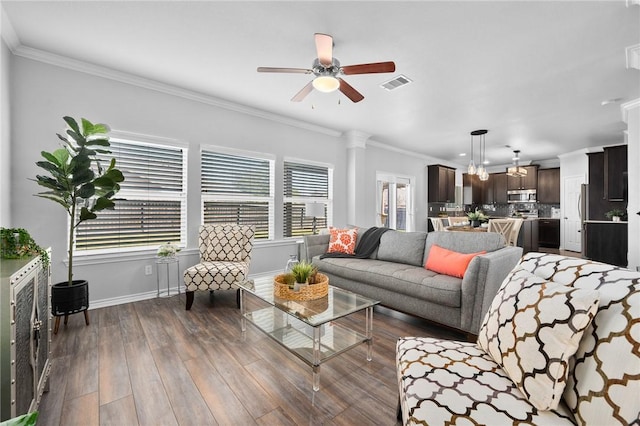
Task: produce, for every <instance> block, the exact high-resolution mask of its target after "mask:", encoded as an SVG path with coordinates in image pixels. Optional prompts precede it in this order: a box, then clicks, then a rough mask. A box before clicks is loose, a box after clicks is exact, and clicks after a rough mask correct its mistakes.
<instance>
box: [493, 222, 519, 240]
mask: <svg viewBox="0 0 640 426" xmlns="http://www.w3.org/2000/svg"><path fill="white" fill-rule="evenodd" d="M514 225H515V222H514V219H491V220H489V227H488V228H487V232H495V233H498V234H500V235H502V236H503V237H504V241H505V243H506V244H507V245H513V244H511V238H512V236H511V234H512V231H513V226H514ZM516 238H517V237H516Z"/></svg>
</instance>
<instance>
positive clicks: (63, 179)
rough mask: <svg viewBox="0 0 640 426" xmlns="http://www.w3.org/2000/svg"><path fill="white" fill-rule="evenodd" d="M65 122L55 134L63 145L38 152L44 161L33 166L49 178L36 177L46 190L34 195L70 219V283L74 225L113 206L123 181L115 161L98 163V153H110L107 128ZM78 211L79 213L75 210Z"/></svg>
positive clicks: (69, 277)
mask: <svg viewBox="0 0 640 426" xmlns="http://www.w3.org/2000/svg"><path fill="white" fill-rule="evenodd" d="M64 121H65V122H66V123H67V130H66V133H65V135H64V136H63V135H60V134H58V138H59V139H60V140H61V141H63V142H64V144H63V145H62V147H61V148H58V149H56V150H55V151H53V152H47V151H42V152H41V155H42V157H44V159H45V161H38V162H36V165H37V166H38V167H40V168H42V169H44V170H45V171H46V172H47V173H48V174H49V175H48V176H47V175H37V176H36V182H37V183H38V185H40V186H43V187H44V188H46V189H47V190H46V191H43V192H40V193H38V194H36V196H38V197H42V198H46V199H48V200H51V201H53V202H55V203H57V204H59V205H61V206H62V207H63V208H64V209H65V211H66V212H67V214H68V215H69V217H70V226H69V239H68V241H69V268H68V282H69V285H72V282H73V249H74V244H75V231H76V228H78V226H79V225H80V224H81V223H82V222H84V221H86V220H91V219H96V218H97V217H98V215H97V213H98V212H99V211H101V210H105V209H113V208H114V206H115V201H114V198H113V197H114V195H115V194H116V193H117V192H118V191H119V190H120V185H119V184H120V183H121V182H122V181H124V176H123V175H122V172H121V171H120V170H118V169H116V167H115V166H116V159H115V158H111V159H110V160H107V162H108V165H105V164H102V161H104V160H101V159H100V158H99V154H102V155H103V156H104V155H108V154H111V151H110V150H109V147H110V143H109V136H108V135H107V133H108V132H109V127H108V126H107V125H105V124H93V123H91V122H90V121H89V120H87V119H85V118H83V119H81V122H80V124H78V122H77V121H76V120H75V119H74V118H72V117H64ZM78 209H79V211H78Z"/></svg>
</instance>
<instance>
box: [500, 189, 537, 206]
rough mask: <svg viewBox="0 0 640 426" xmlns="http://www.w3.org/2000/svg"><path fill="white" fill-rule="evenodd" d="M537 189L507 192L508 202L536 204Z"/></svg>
mask: <svg viewBox="0 0 640 426" xmlns="http://www.w3.org/2000/svg"><path fill="white" fill-rule="evenodd" d="M536 193H537V191H536V190H535V189H517V190H513V191H507V201H508V202H509V203H535V202H536V199H537V194H536Z"/></svg>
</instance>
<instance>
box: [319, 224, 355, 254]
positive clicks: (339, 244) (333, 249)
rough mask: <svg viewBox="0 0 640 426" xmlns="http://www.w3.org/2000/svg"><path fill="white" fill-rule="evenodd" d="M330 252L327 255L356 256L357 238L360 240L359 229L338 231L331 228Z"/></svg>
mask: <svg viewBox="0 0 640 426" xmlns="http://www.w3.org/2000/svg"><path fill="white" fill-rule="evenodd" d="M329 233H330V234H331V237H330V238H329V250H328V251H327V253H346V254H354V253H355V250H356V238H358V228H352V229H338V228H334V227H329Z"/></svg>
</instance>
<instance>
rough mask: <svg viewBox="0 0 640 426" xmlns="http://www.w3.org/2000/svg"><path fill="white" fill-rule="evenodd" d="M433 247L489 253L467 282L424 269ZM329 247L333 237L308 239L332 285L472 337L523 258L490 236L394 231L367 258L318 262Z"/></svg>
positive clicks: (518, 251)
mask: <svg viewBox="0 0 640 426" xmlns="http://www.w3.org/2000/svg"><path fill="white" fill-rule="evenodd" d="M363 232H364V230H363V229H360V230H359V232H358V234H359V235H362V233H363ZM433 244H437V245H438V246H440V247H443V248H446V249H449V250H453V251H456V252H460V253H474V252H479V251H483V250H486V251H487V253H486V254H483V255H480V256H476V257H475V258H473V260H472V261H471V263H469V266H468V268H467V271H466V273H465V275H464V277H463V278H455V277H452V276H448V275H441V274H438V273H436V272H433V271H430V270H427V269H425V268H424V267H423V265H424V264H425V261H426V259H427V258H428V256H429V251H430V249H431V246H432V245H433ZM328 246H329V235H309V236H305V249H306V255H307V259H309V260H311V261H312V262H313V263H314V264H315V265H316V266H317V267H318V270H320V271H321V272H322V273H324V274H326V275H327V276H328V277H329V283H330V284H331V285H334V286H336V287H340V288H343V289H346V290H349V291H353V292H355V293H358V294H362V295H364V296H367V297H370V298H372V299H376V300H379V301H380V302H381V304H382V305H384V306H387V307H389V308H392V309H395V310H397V311H400V312H404V313H408V314H412V315H416V316H419V317H422V318H425V319H428V320H431V321H435V322H438V323H440V324H444V325H446V326H449V327H452V328H455V329H458V330H461V331H463V332H466V333H468V334H471V335H477V334H478V330H479V328H480V323H481V321H482V319H483V316H484V314H485V313H486V311H487V310H488V308H489V305H490V304H491V301H492V300H493V298H494V296H495V295H496V292H497V291H498V288H499V286H500V284H501V283H502V281H503V280H504V278H505V277H506V276H507V274H508V273H509V271H511V269H513V267H514V266H515V264H516V263H517V262H518V261H519V260H520V257H521V256H522V248H520V247H510V246H505V241H504V238H503V237H502V236H501V235H499V234H496V233H489V232H487V233H484V232H483V233H480V232H430V233H428V234H427V233H423V232H400V231H394V230H390V231H387V232H385V233H384V234H383V235H382V237H381V238H380V245H379V247H378V249H377V250H376V251H375V252H374V253H373V254H372V255H371V256H370V257H369V258H367V259H354V258H324V259H320V255H321V254H322V253H325V252H326V251H327V249H328ZM356 250H357V246H356Z"/></svg>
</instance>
